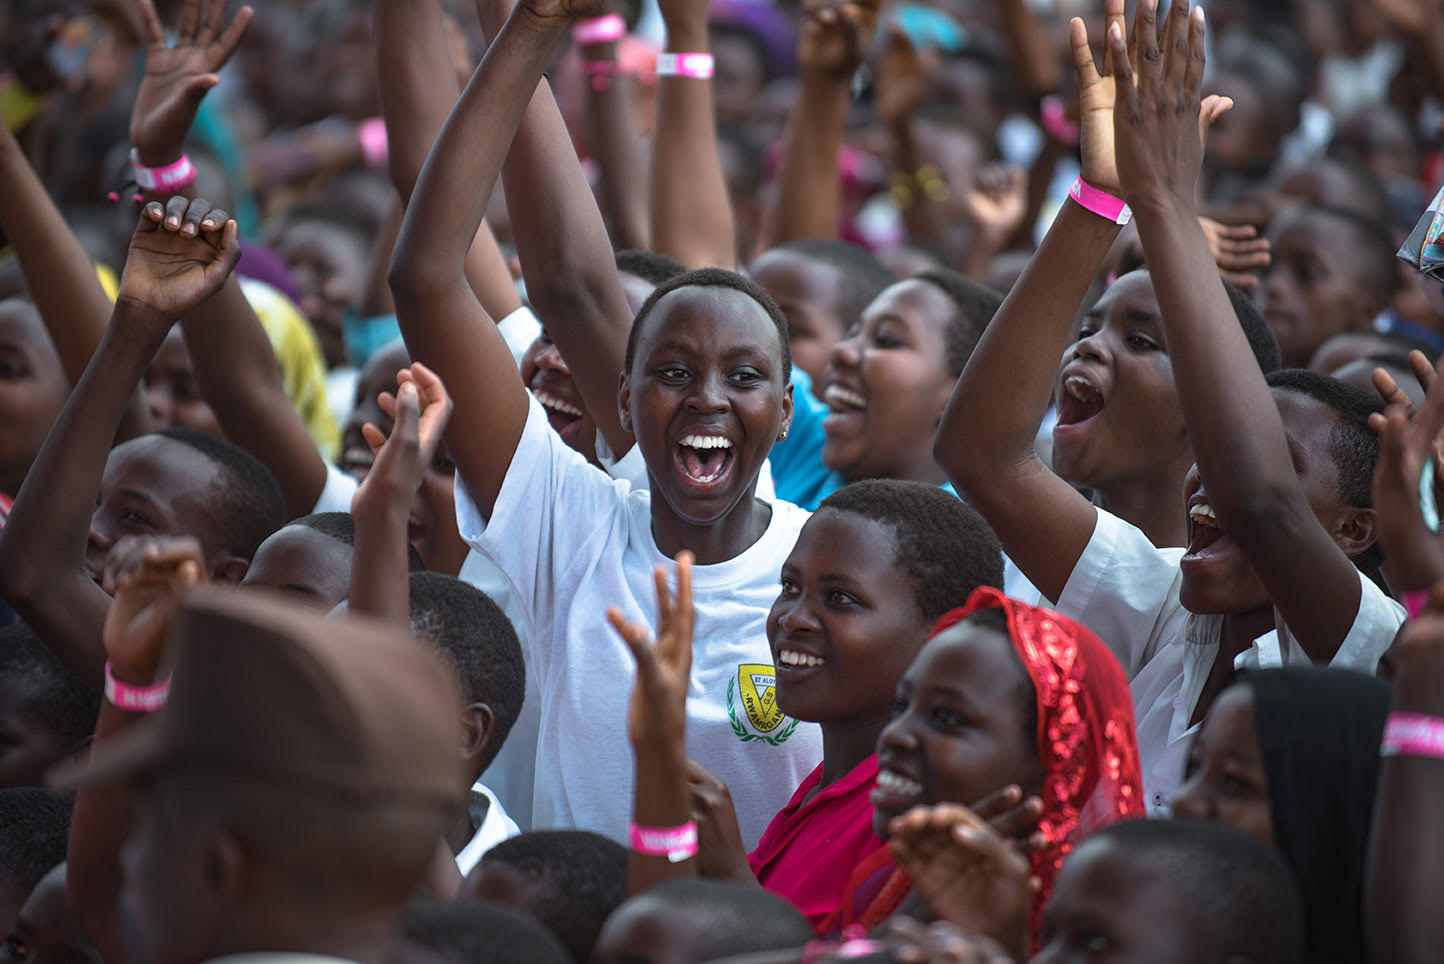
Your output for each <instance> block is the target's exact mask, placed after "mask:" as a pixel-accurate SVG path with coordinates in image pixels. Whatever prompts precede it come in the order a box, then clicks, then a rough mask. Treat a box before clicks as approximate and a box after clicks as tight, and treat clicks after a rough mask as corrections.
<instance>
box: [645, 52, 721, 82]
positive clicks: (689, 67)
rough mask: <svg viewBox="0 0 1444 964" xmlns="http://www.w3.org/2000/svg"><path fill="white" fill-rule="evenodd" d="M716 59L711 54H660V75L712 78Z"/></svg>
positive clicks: (658, 57)
mask: <svg viewBox="0 0 1444 964" xmlns="http://www.w3.org/2000/svg"><path fill="white" fill-rule="evenodd" d="M714 66H716V61H715V60H713V59H712V55H711V54H658V55H657V76H658V77H691V78H693V79H695V80H710V79H711V77H712V68H713V67H714Z"/></svg>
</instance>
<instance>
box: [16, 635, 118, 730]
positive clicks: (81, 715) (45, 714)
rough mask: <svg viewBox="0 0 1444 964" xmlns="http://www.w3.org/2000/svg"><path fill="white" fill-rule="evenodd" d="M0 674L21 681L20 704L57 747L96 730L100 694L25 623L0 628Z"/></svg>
mask: <svg viewBox="0 0 1444 964" xmlns="http://www.w3.org/2000/svg"><path fill="white" fill-rule="evenodd" d="M0 677H6V678H9V679H13V680H17V681H19V682H20V683H21V689H22V691H23V696H22V698H21V703H20V708H21V709H22V710H23V711H24V712H25V713H26V715H28V716H30V717H32V718H33V719H35V720H37V721H38V722H40V723H41V724H43V725H44V726H45V728H46V729H48V730H49V731H50V732H51V733H52V734H53V735H54V737H55V747H56V749H57V750H58V751H61V752H65V751H68V750H69V749H70V748H71V747H73V746H75V745H76V744H77V743H79V742H81V741H82V740H84V739H86V738H87V737H89V736H90V735H92V734H93V733H94V732H95V718H96V716H97V715H98V714H99V713H100V697H99V696H97V695H96V694H95V693H94V692H93V691H92V690H91V689H90V687H88V686H86V685H85V683H83V682H82V681H81V679H80V677H78V676H76V675H75V674H74V673H72V672H71V671H70V670H69V669H68V668H67V667H66V665H65V664H64V663H62V662H61V661H60V659H59V657H57V656H56V655H55V654H54V653H53V652H51V651H50V647H48V646H46V645H45V644H44V643H43V642H41V640H40V637H39V636H38V635H36V634H35V631H34V630H32V629H31V628H30V627H29V626H26V625H25V624H24V623H12V624H11V625H9V626H5V627H3V628H0Z"/></svg>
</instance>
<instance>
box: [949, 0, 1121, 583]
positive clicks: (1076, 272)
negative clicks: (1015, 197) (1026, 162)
mask: <svg viewBox="0 0 1444 964" xmlns="http://www.w3.org/2000/svg"><path fill="white" fill-rule="evenodd" d="M1108 19H1109V21H1110V22H1111V23H1115V24H1120V25H1121V24H1122V22H1123V0H1109V2H1108ZM1120 29H1121V26H1120ZM1072 42H1073V54H1074V60H1075V64H1076V66H1077V70H1078V84H1079V88H1080V96H1081V98H1082V104H1083V112H1082V114H1083V116H1082V124H1083V143H1082V148H1083V151H1082V156H1083V174H1082V177H1083V180H1084V181H1085V182H1086V183H1088V184H1090V185H1091V186H1093V187H1096V188H1098V189H1099V190H1101V191H1105V192H1107V193H1109V194H1112V195H1114V196H1117V195H1118V194H1119V193H1120V192H1119V187H1118V172H1117V169H1116V167H1115V166H1114V162H1113V129H1112V128H1113V101H1114V96H1113V93H1114V92H1113V83H1112V79H1111V78H1109V77H1100V76H1099V75H1098V71H1097V68H1096V67H1095V66H1094V64H1093V54H1092V52H1091V51H1090V50H1089V49H1088V35H1087V31H1086V30H1085V29H1084V26H1083V22H1082V21H1081V20H1074V21H1073V24H1072ZM1107 60H1108V58H1107V57H1106V56H1105V70H1106V69H1107ZM1119 230H1120V229H1119V227H1118V225H1116V224H1114V223H1112V222H1110V221H1108V220H1105V219H1104V218H1101V217H1099V216H1098V215H1096V214H1093V213H1091V212H1089V211H1087V210H1085V209H1084V208H1082V207H1080V206H1079V205H1078V204H1077V203H1075V202H1074V201H1072V200H1071V199H1070V200H1068V201H1066V202H1064V204H1063V208H1062V210H1061V211H1059V213H1058V217H1057V218H1056V219H1055V220H1054V221H1053V225H1052V227H1051V228H1049V230H1048V234H1047V236H1046V237H1044V239H1043V243H1042V244H1040V245H1039V246H1038V250H1037V252H1036V253H1035V254H1034V255H1033V257H1032V259H1031V260H1029V262H1028V266H1027V268H1025V269H1024V271H1023V275H1022V277H1020V278H1019V279H1018V282H1017V284H1015V285H1014V286H1013V290H1012V291H1011V292H1010V293H1009V295H1008V297H1007V299H1006V300H1005V301H1004V302H1003V304H1002V307H1000V308H999V309H998V313H997V315H996V316H995V317H994V318H993V320H992V322H991V323H990V324H989V325H988V327H987V330H986V331H985V332H984V333H983V337H982V340H981V341H980V342H979V343H978V347H977V349H976V350H975V351H974V352H973V355H972V358H971V359H969V361H968V366H967V368H965V369H964V370H963V375H962V377H961V378H959V379H958V387H957V388H956V389H955V390H954V391H953V397H952V399H951V400H950V401H949V402H948V407H947V410H946V411H945V412H944V413H943V421H942V424H941V425H940V426H939V428H938V435H937V442H936V444H935V448H934V455H935V456H936V457H937V460H938V464H939V465H941V466H942V467H943V471H944V472H946V473H947V476H948V478H949V479H950V480H952V482H953V484H954V485H955V486H957V487H958V490H959V491H961V492H963V493H964V494H966V495H967V497H968V499H969V500H970V501H971V502H972V503H973V504H974V505H975V506H977V508H978V511H980V512H981V513H982V514H983V516H984V517H985V518H986V519H987V520H988V523H989V525H991V526H992V527H993V530H994V531H995V532H997V534H998V538H999V540H1000V541H1001V542H1002V544H1003V548H1004V550H1006V551H1007V553H1008V556H1009V557H1010V558H1011V559H1012V560H1013V561H1014V562H1015V563H1016V564H1017V566H1018V568H1019V569H1021V570H1022V571H1023V573H1024V574H1026V575H1027V577H1028V578H1029V579H1030V580H1031V581H1032V582H1033V584H1034V585H1035V586H1037V587H1038V589H1039V590H1040V591H1041V592H1042V593H1043V595H1044V596H1046V597H1047V598H1049V599H1057V598H1058V596H1059V595H1060V594H1061V593H1062V592H1063V587H1064V586H1066V585H1067V584H1068V577H1069V576H1070V575H1071V574H1072V572H1073V567H1074V566H1075V565H1076V564H1077V562H1078V558H1079V557H1080V556H1081V555H1082V554H1083V550H1084V549H1086V548H1087V547H1088V540H1089V539H1091V538H1092V536H1093V527H1094V525H1095V523H1096V522H1097V518H1098V514H1097V510H1095V509H1094V508H1093V506H1092V505H1090V504H1089V503H1088V501H1087V500H1086V499H1084V498H1083V496H1081V495H1079V494H1078V492H1077V491H1076V490H1074V488H1073V487H1072V486H1071V485H1069V484H1068V483H1067V482H1065V481H1063V480H1062V479H1060V478H1058V476H1056V475H1054V474H1053V472H1052V471H1051V470H1050V469H1049V468H1048V466H1046V465H1044V464H1043V463H1042V461H1040V460H1039V458H1038V455H1037V453H1036V451H1035V450H1034V447H1033V442H1034V439H1035V438H1037V434H1038V426H1039V425H1041V424H1042V422H1043V416H1044V414H1045V413H1046V412H1047V409H1048V402H1049V399H1050V398H1051V397H1052V394H1053V382H1054V379H1055V378H1056V376H1057V373H1058V359H1059V358H1061V357H1062V355H1063V351H1064V349H1065V347H1066V346H1067V344H1068V335H1069V332H1070V330H1071V329H1072V326H1073V318H1074V316H1075V315H1076V314H1077V312H1078V306H1079V304H1080V303H1081V302H1082V300H1083V298H1084V297H1085V296H1086V294H1087V292H1088V288H1089V286H1090V285H1091V284H1092V283H1093V278H1094V277H1095V276H1096V275H1097V273H1098V269H1099V267H1100V266H1101V265H1102V264H1103V261H1104V260H1105V259H1106V258H1107V255H1108V250H1109V248H1111V247H1112V245H1113V242H1114V241H1115V240H1116V239H1117V237H1118V232H1119Z"/></svg>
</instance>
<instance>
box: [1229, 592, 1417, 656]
mask: <svg viewBox="0 0 1444 964" xmlns="http://www.w3.org/2000/svg"><path fill="white" fill-rule="evenodd" d="M1405 615H1406V614H1405V612H1404V607H1403V606H1401V605H1399V604H1398V603H1397V602H1395V601H1394V600H1393V599H1390V598H1389V597H1388V596H1387V595H1385V593H1384V591H1383V590H1382V589H1380V588H1379V587H1378V586H1377V585H1376V584H1375V583H1374V580H1372V579H1370V578H1369V577H1368V576H1366V575H1364V574H1363V573H1362V572H1361V573H1359V612H1358V613H1357V614H1356V615H1355V616H1354V624H1353V625H1352V626H1350V627H1349V634H1348V635H1347V636H1345V637H1344V641H1343V642H1342V643H1340V644H1339V651H1338V652H1337V653H1335V654H1334V658H1333V659H1332V660H1330V661H1329V666H1331V667H1332V668H1334V669H1351V670H1355V671H1357V672H1361V673H1373V672H1374V671H1375V670H1377V669H1378V667H1379V659H1380V657H1382V656H1383V655H1384V653H1385V652H1386V651H1387V650H1388V648H1389V646H1390V645H1392V644H1393V642H1394V637H1395V636H1396V635H1398V633H1399V627H1400V626H1402V625H1404V617H1405ZM1274 625H1276V626H1278V627H1280V628H1279V629H1278V631H1277V633H1269V634H1266V635H1264V636H1260V637H1259V638H1258V639H1257V640H1255V641H1254V645H1253V646H1252V647H1250V648H1249V649H1247V650H1245V651H1244V652H1243V653H1240V654H1239V658H1238V659H1237V660H1235V665H1236V666H1239V667H1243V666H1250V667H1270V666H1281V665H1288V664H1292V665H1307V663H1308V661H1309V657H1308V654H1307V653H1306V652H1305V651H1304V648H1303V646H1301V645H1300V644H1299V641H1298V640H1297V639H1296V638H1294V635H1293V633H1292V632H1290V630H1289V628H1288V627H1287V626H1286V625H1284V618H1283V615H1282V614H1281V613H1279V612H1278V611H1277V610H1275V611H1274ZM1271 637H1272V638H1271Z"/></svg>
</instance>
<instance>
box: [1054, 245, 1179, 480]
mask: <svg viewBox="0 0 1444 964" xmlns="http://www.w3.org/2000/svg"><path fill="white" fill-rule="evenodd" d="M1077 336H1078V337H1077V341H1076V342H1075V343H1074V344H1073V345H1071V346H1069V348H1068V349H1067V351H1066V352H1064V355H1063V364H1062V367H1061V368H1059V370H1058V382H1057V385H1056V386H1055V390H1054V391H1055V395H1056V397H1057V400H1058V422H1057V425H1056V426H1055V427H1054V429H1053V470H1054V471H1055V472H1057V473H1058V474H1059V475H1060V476H1062V477H1063V478H1065V479H1067V480H1068V481H1069V482H1072V483H1073V484H1075V485H1082V486H1087V487H1089V488H1094V489H1101V490H1103V491H1105V492H1106V491H1107V490H1108V488H1109V487H1110V485H1116V484H1118V483H1119V482H1127V481H1136V480H1137V479H1138V478H1139V477H1140V476H1152V475H1158V474H1160V473H1163V474H1170V473H1172V472H1174V471H1178V472H1181V471H1183V469H1184V468H1185V467H1186V466H1187V465H1188V464H1189V462H1191V461H1192V458H1193V456H1192V450H1191V449H1190V448H1189V444H1188V438H1187V435H1186V433H1185V431H1184V427H1183V413H1182V411H1181V410H1180V408H1179V404H1178V394H1177V392H1176V391H1175V389H1174V386H1173V369H1172V367H1171V366H1170V365H1169V362H1168V353H1167V348H1166V346H1165V344H1164V341H1163V322H1162V319H1161V318H1160V316H1159V312H1158V299H1157V298H1156V297H1155V296H1154V293H1153V282H1152V281H1151V280H1150V279H1149V277H1148V273H1147V272H1146V271H1134V272H1132V273H1130V274H1126V275H1124V276H1123V277H1122V278H1119V279H1118V280H1117V281H1116V282H1114V283H1113V286H1112V287H1111V288H1109V289H1108V290H1107V292H1105V293H1104V295H1103V297H1102V298H1099V299H1098V303H1097V304H1095V305H1094V306H1093V308H1092V309H1090V310H1089V311H1088V313H1087V314H1086V315H1084V316H1083V319H1082V321H1081V322H1080V323H1079V325H1078V330H1077ZM1172 479H1173V480H1174V481H1173V482H1172V483H1171V485H1177V479H1178V476H1177V475H1176V474H1175V475H1172ZM1173 491H1175V492H1176V491H1177V489H1173Z"/></svg>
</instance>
